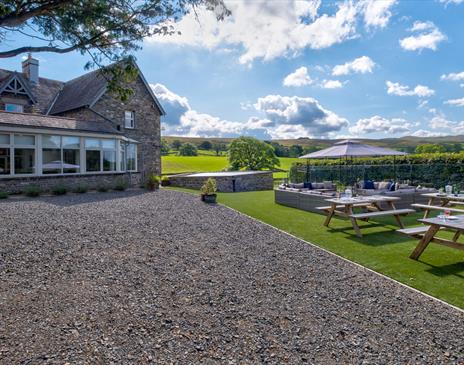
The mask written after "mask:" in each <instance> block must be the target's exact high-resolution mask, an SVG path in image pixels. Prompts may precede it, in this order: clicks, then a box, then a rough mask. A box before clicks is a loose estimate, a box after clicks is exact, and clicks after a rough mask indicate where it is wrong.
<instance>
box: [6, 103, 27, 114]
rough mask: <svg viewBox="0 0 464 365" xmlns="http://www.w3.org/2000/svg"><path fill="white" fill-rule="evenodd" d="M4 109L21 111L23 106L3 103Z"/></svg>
mask: <svg viewBox="0 0 464 365" xmlns="http://www.w3.org/2000/svg"><path fill="white" fill-rule="evenodd" d="M5 110H6V111H7V112H13V113H22V112H23V110H24V108H23V106H22V105H19V104H5Z"/></svg>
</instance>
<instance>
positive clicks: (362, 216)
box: [350, 209, 416, 219]
mask: <svg viewBox="0 0 464 365" xmlns="http://www.w3.org/2000/svg"><path fill="white" fill-rule="evenodd" d="M415 212H416V211H415V210H414V209H393V210H381V211H379V212H369V213H357V214H351V215H350V217H351V218H354V219H366V218H374V217H382V216H385V215H394V216H399V215H406V214H409V213H415Z"/></svg>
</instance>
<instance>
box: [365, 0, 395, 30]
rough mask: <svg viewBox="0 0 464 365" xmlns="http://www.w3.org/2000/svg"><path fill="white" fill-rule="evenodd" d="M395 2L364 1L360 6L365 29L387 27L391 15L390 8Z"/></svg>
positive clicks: (393, 0)
mask: <svg viewBox="0 0 464 365" xmlns="http://www.w3.org/2000/svg"><path fill="white" fill-rule="evenodd" d="M395 3H396V0H383V1H379V0H365V1H361V3H360V5H361V8H362V10H363V12H364V22H365V24H366V26H367V27H380V28H384V27H386V26H387V24H388V22H389V20H390V17H391V16H392V13H391V11H390V8H391V7H392V6H393V5H395Z"/></svg>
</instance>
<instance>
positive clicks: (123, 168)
mask: <svg viewBox="0 0 464 365" xmlns="http://www.w3.org/2000/svg"><path fill="white" fill-rule="evenodd" d="M120 154H121V155H120V157H119V158H120V161H119V163H120V169H121V171H126V151H125V146H121V150H120Z"/></svg>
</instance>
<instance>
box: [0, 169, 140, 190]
mask: <svg viewBox="0 0 464 365" xmlns="http://www.w3.org/2000/svg"><path fill="white" fill-rule="evenodd" d="M120 180H124V181H126V182H127V184H128V185H129V186H131V187H136V186H139V185H140V184H141V174H140V173H131V174H129V173H110V174H90V175H89V174H86V175H66V176H34V177H32V176H31V177H29V178H25V177H15V178H1V179H0V191H6V192H8V193H10V194H19V193H22V192H24V190H25V189H26V188H27V187H28V186H38V187H40V189H41V190H42V191H44V192H45V191H50V190H51V189H53V188H54V187H55V186H65V187H67V188H68V190H70V191H72V190H73V189H74V188H76V187H77V186H79V185H85V186H86V187H87V188H88V189H89V190H93V189H97V188H98V187H99V186H102V185H104V186H107V187H108V188H110V189H111V188H112V187H114V185H115V184H116V183H117V182H119V181H120Z"/></svg>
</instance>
